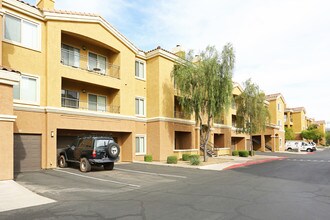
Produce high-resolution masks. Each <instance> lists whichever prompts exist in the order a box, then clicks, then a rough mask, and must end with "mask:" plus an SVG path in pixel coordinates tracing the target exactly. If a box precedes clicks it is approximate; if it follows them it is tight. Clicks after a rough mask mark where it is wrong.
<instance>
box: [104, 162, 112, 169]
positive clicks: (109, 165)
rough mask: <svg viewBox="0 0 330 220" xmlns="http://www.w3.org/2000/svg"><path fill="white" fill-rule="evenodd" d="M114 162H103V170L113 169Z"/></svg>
mask: <svg viewBox="0 0 330 220" xmlns="http://www.w3.org/2000/svg"><path fill="white" fill-rule="evenodd" d="M113 166H114V162H112V163H106V164H103V168H104V169H105V170H113Z"/></svg>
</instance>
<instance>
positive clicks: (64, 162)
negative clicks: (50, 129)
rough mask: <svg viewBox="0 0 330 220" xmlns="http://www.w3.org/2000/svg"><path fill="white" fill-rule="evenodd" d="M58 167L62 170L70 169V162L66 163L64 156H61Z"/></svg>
mask: <svg viewBox="0 0 330 220" xmlns="http://www.w3.org/2000/svg"><path fill="white" fill-rule="evenodd" d="M58 166H59V167H60V168H65V167H68V162H66V158H65V156H64V155H63V154H62V155H61V156H60V159H59V160H58Z"/></svg>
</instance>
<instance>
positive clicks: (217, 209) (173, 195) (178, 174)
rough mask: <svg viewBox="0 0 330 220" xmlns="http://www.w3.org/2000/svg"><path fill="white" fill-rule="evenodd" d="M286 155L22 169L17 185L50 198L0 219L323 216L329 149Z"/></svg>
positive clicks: (327, 191)
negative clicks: (250, 160)
mask: <svg viewBox="0 0 330 220" xmlns="http://www.w3.org/2000/svg"><path fill="white" fill-rule="evenodd" d="M267 154H271V155H275V154H277V153H267ZM287 156H288V157H287V158H286V159H284V160H276V161H271V162H267V163H261V164H256V165H251V166H246V167H241V168H237V169H233V170H225V171H211V170H200V169H189V168H181V167H168V166H158V165H151V164H138V163H127V164H124V163H121V164H116V166H115V169H114V170H113V171H105V170H103V169H101V168H96V169H94V170H92V172H89V173H82V172H80V171H79V169H78V168H74V167H70V168H65V169H54V170H44V171H39V172H28V173H22V174H20V175H18V176H17V182H18V183H19V184H21V185H23V186H25V187H26V188H28V189H30V190H32V191H33V192H36V193H37V194H39V195H41V196H44V197H47V198H49V199H52V200H55V202H53V203H49V204H45V205H40V206H33V207H28V208H22V209H16V210H12V211H6V212H2V213H1V215H0V219H189V220H191V219H276V220H277V219H299V220H300V219H328V216H329V215H330V211H329V208H328V206H329V202H330V201H329V198H330V197H329V196H330V187H329V183H330V177H329V175H328V174H329V171H328V170H329V169H330V162H327V161H328V160H330V159H328V158H330V151H329V150H325V151H323V152H316V153H314V154H304V155H302V154H296V155H294V154H287ZM297 210H298V211H297Z"/></svg>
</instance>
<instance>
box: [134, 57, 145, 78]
mask: <svg viewBox="0 0 330 220" xmlns="http://www.w3.org/2000/svg"><path fill="white" fill-rule="evenodd" d="M135 77H137V78H140V79H145V62H143V61H139V60H136V61H135Z"/></svg>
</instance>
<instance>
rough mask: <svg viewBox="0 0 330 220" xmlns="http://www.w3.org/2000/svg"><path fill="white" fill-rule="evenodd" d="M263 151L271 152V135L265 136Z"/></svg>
mask: <svg viewBox="0 0 330 220" xmlns="http://www.w3.org/2000/svg"><path fill="white" fill-rule="evenodd" d="M265 144H266V145H265V151H272V149H273V144H272V136H271V135H265Z"/></svg>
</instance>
